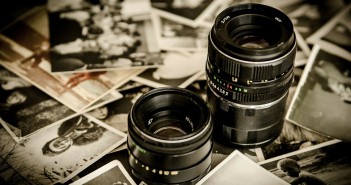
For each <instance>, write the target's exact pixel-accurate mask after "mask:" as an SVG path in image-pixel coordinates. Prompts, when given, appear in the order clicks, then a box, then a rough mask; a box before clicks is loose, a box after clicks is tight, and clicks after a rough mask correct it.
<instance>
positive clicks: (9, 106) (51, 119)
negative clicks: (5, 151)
mask: <svg viewBox="0 0 351 185" xmlns="http://www.w3.org/2000/svg"><path fill="white" fill-rule="evenodd" d="M0 85H1V87H0V94H1V98H0V102H1V103H0V118H1V119H2V120H3V121H4V123H5V125H3V126H4V127H5V128H7V129H6V130H7V131H9V132H10V133H11V136H13V137H14V139H15V141H17V142H19V141H20V140H22V139H25V138H27V137H28V136H30V135H32V134H33V133H35V132H37V131H39V130H41V129H44V128H45V127H47V126H49V125H51V124H53V123H55V122H57V121H59V120H61V119H64V118H66V117H68V116H72V115H74V114H75V112H74V111H73V110H71V109H69V108H68V107H66V106H65V105H63V104H62V103H60V102H58V101H56V100H55V99H53V98H52V97H50V96H49V95H47V94H46V93H44V92H43V91H41V90H39V89H38V88H36V87H35V86H33V85H32V84H30V83H29V82H27V81H25V80H23V79H22V78H20V77H18V76H17V75H15V74H14V73H12V72H10V71H8V70H7V69H5V68H3V67H1V66H0ZM9 125H11V126H9ZM13 131H14V132H13Z"/></svg>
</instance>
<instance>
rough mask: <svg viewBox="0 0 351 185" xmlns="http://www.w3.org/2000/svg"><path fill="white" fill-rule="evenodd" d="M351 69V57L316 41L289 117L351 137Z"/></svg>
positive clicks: (330, 133) (325, 131) (326, 132)
mask: <svg viewBox="0 0 351 185" xmlns="http://www.w3.org/2000/svg"><path fill="white" fill-rule="evenodd" d="M350 71H351V62H350V61H347V60H344V59H343V58H340V57H338V56H335V55H333V54H331V53H329V51H328V52H327V51H325V50H322V49H321V48H320V47H319V46H318V45H314V47H313V49H312V52H311V55H310V57H309V60H308V62H307V65H306V67H305V68H304V71H303V74H302V77H301V79H300V82H299V84H298V86H297V89H296V92H295V94H294V96H293V99H292V101H291V103H290V106H289V108H288V112H287V115H286V119H287V120H288V121H290V122H292V123H294V124H297V125H299V126H302V127H304V128H307V129H310V130H312V131H315V132H317V133H321V134H324V135H326V136H329V137H333V138H337V139H341V140H346V141H351V125H350V124H349V123H350V120H351V115H350V112H351V86H350V84H351V72H350ZM335 110H338V111H335ZM331 123H332V124H331Z"/></svg>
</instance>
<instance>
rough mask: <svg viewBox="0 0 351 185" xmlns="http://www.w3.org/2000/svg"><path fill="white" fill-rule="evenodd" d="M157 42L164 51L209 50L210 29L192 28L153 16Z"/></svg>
mask: <svg viewBox="0 0 351 185" xmlns="http://www.w3.org/2000/svg"><path fill="white" fill-rule="evenodd" d="M152 19H153V21H154V25H155V30H156V31H157V38H158V39H157V40H158V43H159V46H160V48H161V49H163V50H180V51H196V50H203V51H205V50H206V49H207V39H208V38H207V37H208V33H209V30H210V29H209V28H207V27H201V26H199V27H196V28H193V27H190V26H186V25H183V24H180V23H178V22H174V21H171V20H168V19H165V18H162V17H159V16H157V15H156V14H153V16H152Z"/></svg>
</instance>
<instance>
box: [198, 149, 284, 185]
mask: <svg viewBox="0 0 351 185" xmlns="http://www.w3.org/2000/svg"><path fill="white" fill-rule="evenodd" d="M253 177H254V178H253ZM197 184H199V185H200V184H211V185H212V184H221V185H222V184H223V185H226V184H228V185H229V184H230V185H235V184H248V185H254V184H270V185H274V184H280V185H281V184H288V183H287V182H285V181H283V180H282V179H280V178H278V177H277V176H275V175H274V174H272V173H270V172H269V171H267V170H266V169H264V168H262V167H261V166H259V165H258V164H257V163H255V162H253V161H252V160H250V159H249V158H247V157H246V156H245V155H243V154H242V153H241V152H239V151H238V150H235V151H234V152H233V153H231V154H230V155H229V156H228V157H227V158H226V159H225V160H223V161H222V162H221V163H220V164H219V165H217V166H216V167H215V168H214V169H212V170H211V171H210V172H209V173H208V174H207V175H206V176H205V177H203V178H202V179H201V180H200V181H199V182H198V183H197Z"/></svg>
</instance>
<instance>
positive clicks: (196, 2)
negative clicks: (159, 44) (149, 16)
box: [150, 0, 217, 27]
mask: <svg viewBox="0 0 351 185" xmlns="http://www.w3.org/2000/svg"><path fill="white" fill-rule="evenodd" d="M150 2H151V6H152V7H153V11H154V12H155V13H156V14H158V15H160V16H161V17H164V18H167V19H169V20H173V21H175V22H178V23H181V24H185V25H187V26H191V27H197V26H198V24H199V22H201V21H202V20H203V19H204V18H205V17H206V15H207V14H208V13H210V12H211V11H212V9H215V8H216V7H215V6H217V4H216V3H215V1H214V0H191V1H189V0H186V1H183V0H169V1H162V0H150Z"/></svg>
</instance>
